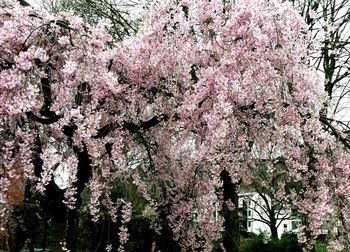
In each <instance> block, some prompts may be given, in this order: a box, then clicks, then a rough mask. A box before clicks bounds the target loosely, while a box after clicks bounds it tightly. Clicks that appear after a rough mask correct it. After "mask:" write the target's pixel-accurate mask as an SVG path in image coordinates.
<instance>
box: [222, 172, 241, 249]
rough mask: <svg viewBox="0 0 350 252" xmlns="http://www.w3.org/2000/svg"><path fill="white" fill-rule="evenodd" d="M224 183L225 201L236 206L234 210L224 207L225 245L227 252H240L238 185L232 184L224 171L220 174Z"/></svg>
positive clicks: (225, 205)
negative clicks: (229, 201)
mask: <svg viewBox="0 0 350 252" xmlns="http://www.w3.org/2000/svg"><path fill="white" fill-rule="evenodd" d="M220 177H221V180H222V182H223V195H224V200H225V201H227V200H231V201H232V203H233V204H235V208H234V210H231V209H229V207H228V206H227V204H226V203H224V205H223V209H222V215H223V217H224V232H223V245H224V248H225V250H226V251H227V252H238V251H239V242H240V241H239V238H240V237H239V236H240V234H239V215H238V193H237V187H238V185H237V184H234V183H232V180H231V177H230V174H229V173H228V171H226V170H223V171H222V172H221V174H220Z"/></svg>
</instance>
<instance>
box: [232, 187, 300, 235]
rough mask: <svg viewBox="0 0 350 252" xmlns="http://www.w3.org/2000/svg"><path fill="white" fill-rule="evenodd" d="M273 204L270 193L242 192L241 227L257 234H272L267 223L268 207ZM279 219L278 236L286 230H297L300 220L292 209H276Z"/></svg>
mask: <svg viewBox="0 0 350 252" xmlns="http://www.w3.org/2000/svg"><path fill="white" fill-rule="evenodd" d="M267 204H268V205H269V206H271V199H270V197H269V196H268V195H265V194H264V195H263V196H261V195H259V193H257V192H249V193H240V194H239V200H238V209H239V214H240V216H241V229H242V231H247V232H251V233H255V234H260V233H266V234H269V235H271V231H270V227H269V226H268V225H267V224H266V222H267V221H269V215H268V207H267ZM275 218H276V219H277V225H278V228H277V233H278V237H279V238H281V235H282V234H283V233H284V232H296V231H297V226H298V224H299V223H300V220H299V219H298V218H296V217H295V216H293V214H292V211H291V210H290V209H281V210H280V211H278V212H277V211H275Z"/></svg>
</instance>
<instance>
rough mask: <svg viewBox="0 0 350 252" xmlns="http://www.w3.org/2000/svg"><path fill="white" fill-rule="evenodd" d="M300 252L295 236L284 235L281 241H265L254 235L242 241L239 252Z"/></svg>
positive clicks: (261, 236)
mask: <svg viewBox="0 0 350 252" xmlns="http://www.w3.org/2000/svg"><path fill="white" fill-rule="evenodd" d="M256 251H259V252H302V251H303V250H302V247H301V245H300V244H299V243H298V238H297V236H296V234H293V233H285V234H283V235H282V237H281V239H272V240H269V241H267V240H265V241H264V236H263V235H262V234H261V235H255V236H253V237H251V238H248V239H244V240H243V239H242V241H241V246H240V252H256Z"/></svg>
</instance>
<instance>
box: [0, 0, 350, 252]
mask: <svg viewBox="0 0 350 252" xmlns="http://www.w3.org/2000/svg"><path fill="white" fill-rule="evenodd" d="M0 17H1V30H0V35H1V36H0V47H1V51H2V52H3V53H2V54H1V56H0V66H1V68H0V69H1V73H0V90H1V93H0V114H1V128H0V130H1V131H0V136H1V138H0V141H1V146H2V149H1V152H0V153H1V160H3V161H2V163H1V177H0V184H1V191H0V193H1V199H2V201H3V202H2V207H1V214H2V217H3V218H2V219H1V220H2V222H4V223H1V225H2V226H6V223H5V221H6V218H5V217H6V216H7V215H8V214H9V212H10V210H11V205H10V204H8V197H7V194H6V192H7V191H8V190H9V187H10V181H11V178H13V177H16V176H19V175H20V174H17V170H18V169H14V167H19V166H20V167H21V168H22V169H21V172H23V174H24V177H25V178H26V179H28V181H30V182H28V183H31V185H32V191H34V190H35V191H36V192H38V193H42V194H44V195H45V194H46V196H48V195H49V190H50V188H53V187H54V185H53V174H54V173H55V171H56V170H57V169H60V170H64V171H65V172H66V174H67V175H68V181H69V183H68V186H67V188H66V189H65V190H64V192H63V194H64V200H63V201H64V203H65V204H66V207H67V216H68V217H67V236H66V238H67V237H68V238H69V237H74V225H75V223H76V219H77V209H79V207H80V206H81V196H80V194H81V192H82V191H83V189H84V188H86V187H87V188H88V189H89V191H90V197H89V200H90V202H89V210H90V213H91V217H92V219H93V220H95V221H96V220H98V219H99V217H100V216H101V215H102V214H104V213H108V214H109V216H110V217H111V219H112V220H113V221H118V220H120V222H121V224H122V225H121V227H120V232H119V240H120V242H119V243H120V247H119V250H120V251H123V248H124V245H125V244H126V241H127V239H128V231H127V225H126V224H127V222H128V221H129V220H130V218H131V211H132V210H131V209H132V206H131V204H130V203H129V202H127V201H126V200H125V199H123V198H113V197H112V195H111V188H112V187H113V183H115V182H116V181H123V182H125V183H133V184H135V186H136V187H137V188H138V190H139V191H140V192H141V193H142V194H143V196H144V198H145V199H146V200H147V201H148V203H149V205H150V206H151V207H152V208H153V210H154V212H155V214H156V219H155V221H154V223H153V224H152V225H153V228H154V230H155V231H156V232H157V233H158V234H159V239H158V241H159V242H158V243H156V244H155V248H156V249H161V250H166V246H167V245H168V244H169V242H171V243H174V244H175V245H174V246H177V248H178V249H181V250H182V251H187V250H200V251H211V250H212V248H213V242H214V241H218V240H219V239H220V235H221V228H222V227H223V228H224V232H222V233H223V234H222V236H223V237H222V246H223V247H224V248H225V249H226V251H236V250H237V248H238V240H237V237H236V236H235V234H236V229H235V228H236V224H235V223H236V221H235V215H236V209H235V205H237V189H238V185H239V184H240V183H241V182H243V183H245V184H250V183H252V179H253V177H254V172H253V171H254V170H255V169H257V167H259V165H261V162H262V156H263V155H264V153H271V155H272V154H273V155H274V156H278V157H279V159H280V160H281V162H283V165H284V166H285V167H286V168H285V171H284V179H285V181H284V183H280V184H279V188H278V191H277V193H279V195H281V197H284V198H285V200H286V201H290V202H293V205H294V206H295V207H296V208H297V209H298V210H299V211H300V212H301V213H303V214H305V216H307V220H306V222H305V223H304V224H305V225H304V226H302V227H301V228H300V231H301V235H300V241H301V242H303V243H306V244H308V245H310V246H312V242H313V239H314V238H315V237H317V235H319V234H320V226H321V224H322V220H328V221H330V222H331V221H334V222H336V221H337V220H338V218H340V219H341V220H342V222H343V224H344V225H343V229H342V230H340V231H341V234H343V235H342V236H341V237H342V239H343V240H342V242H343V243H344V245H346V244H348V241H347V235H346V233H347V232H348V227H349V225H348V224H347V221H348V220H349V218H348V215H349V212H348V209H349V208H348V207H346V206H347V204H348V202H349V201H348V195H349V192H348V190H347V187H344V184H343V183H348V181H349V175H350V174H349V169H348V164H349V163H348V162H349V155H348V152H347V150H346V149H343V148H342V147H341V145H339V144H338V143H337V141H336V139H334V138H333V137H332V136H331V135H329V133H327V132H326V131H324V129H323V128H322V125H321V123H320V112H321V111H322V110H323V109H324V104H325V103H326V97H327V96H326V94H325V93H324V91H323V82H322V79H321V78H320V77H319V76H318V75H317V74H316V72H315V71H314V70H313V69H312V68H311V67H310V66H309V58H308V40H307V30H308V27H307V25H306V24H305V23H304V21H303V20H302V18H301V17H300V15H299V14H298V12H297V11H295V10H294V9H293V8H292V6H291V4H289V3H283V4H282V3H280V2H279V1H277V0H276V1H262V0H254V1H249V2H247V1H243V0H242V1H235V2H227V1H221V0H214V1H213V0H212V1H209V0H194V1H186V0H182V1H172V0H169V1H164V2H162V3H160V4H159V6H157V8H156V9H154V10H151V11H148V12H147V13H145V14H144V17H143V22H142V25H141V26H140V29H139V31H138V33H137V34H136V35H135V36H131V37H128V38H126V39H124V40H123V41H121V42H120V43H117V44H115V45H113V46H112V44H111V39H112V38H111V35H110V34H108V33H107V30H108V23H107V22H103V21H100V22H99V23H98V24H97V25H96V26H93V25H88V24H84V22H83V20H82V19H81V18H78V17H76V16H75V15H73V14H72V13H71V12H61V13H58V14H56V15H51V14H48V13H45V12H40V11H35V10H33V9H31V8H24V7H21V6H19V5H16V4H12V6H10V7H8V8H2V9H1V13H0ZM271 150H273V151H272V152H271ZM264 162H265V163H266V166H267V167H273V165H274V164H273V162H274V161H273V159H268V161H267V162H266V159H265V160H264ZM289 182H298V183H299V185H300V187H298V188H296V189H294V190H286V184H288V183H289ZM56 190H57V188H56ZM42 202H45V200H43V201H42ZM215 203H218V208H219V210H221V213H222V214H221V217H219V218H218V219H215V218H214V217H213V212H214V211H215V210H216V209H215V208H216V207H217V205H216V204H215ZM194 213H196V215H195V214H194ZM334 213H336V214H334ZM68 238H67V239H66V240H65V241H62V244H63V246H64V249H66V250H72V251H74V239H73V240H69V239H68ZM306 248H309V247H306ZM108 249H111V248H110V247H109V248H108Z"/></svg>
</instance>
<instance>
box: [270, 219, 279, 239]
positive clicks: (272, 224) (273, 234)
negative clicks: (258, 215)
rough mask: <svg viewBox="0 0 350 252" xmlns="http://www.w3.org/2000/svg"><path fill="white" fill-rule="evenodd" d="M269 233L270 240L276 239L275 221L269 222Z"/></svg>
mask: <svg viewBox="0 0 350 252" xmlns="http://www.w3.org/2000/svg"><path fill="white" fill-rule="evenodd" d="M270 231H271V238H272V239H276V240H277V239H278V232H277V227H276V221H271V222H270Z"/></svg>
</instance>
